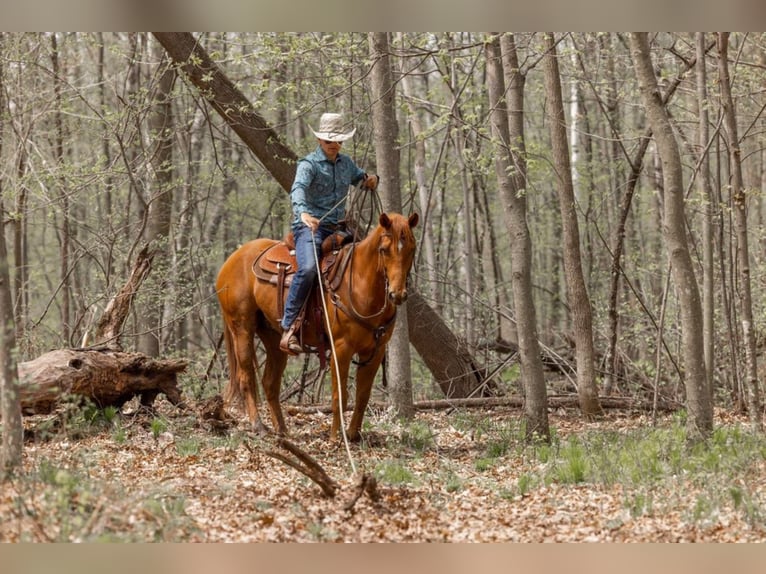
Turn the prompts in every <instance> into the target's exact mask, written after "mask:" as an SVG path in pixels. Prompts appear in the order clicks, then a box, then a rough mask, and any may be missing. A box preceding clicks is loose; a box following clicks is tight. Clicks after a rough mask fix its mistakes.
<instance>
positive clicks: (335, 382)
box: [330, 343, 351, 441]
mask: <svg viewBox="0 0 766 574" xmlns="http://www.w3.org/2000/svg"><path fill="white" fill-rule="evenodd" d="M336 352H337V353H338V361H337V363H338V369H339V370H340V379H339V378H338V373H336V369H335V361H332V359H331V361H330V370H331V371H332V427H331V428H330V440H331V441H336V440H338V433H339V432H340V413H341V408H342V409H343V411H345V410H346V409H347V408H348V370H349V365H350V364H351V356H350V355H349V356H346V353H344V352H343V349H339V348H338V344H337V343H336ZM339 383H340V384H339ZM340 391H342V393H341V392H340ZM341 394H342V397H343V399H342V400H340V399H341Z"/></svg>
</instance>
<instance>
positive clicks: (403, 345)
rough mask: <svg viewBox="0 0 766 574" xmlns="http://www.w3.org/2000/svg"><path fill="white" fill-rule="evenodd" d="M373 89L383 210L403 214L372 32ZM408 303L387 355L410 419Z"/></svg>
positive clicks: (392, 119) (380, 50)
mask: <svg viewBox="0 0 766 574" xmlns="http://www.w3.org/2000/svg"><path fill="white" fill-rule="evenodd" d="M368 39H369V44H370V59H371V60H372V70H371V71H370V86H371V88H372V89H371V92H372V121H373V127H374V129H373V133H374V136H373V142H374V144H375V157H376V158H377V166H378V175H379V176H380V183H381V186H382V189H381V200H382V203H383V210H384V211H395V212H397V213H401V211H402V192H401V184H400V181H399V148H398V146H397V136H398V131H399V130H398V126H397V123H396V111H395V108H394V104H395V95H396V92H395V84H394V79H393V75H392V72H391V58H390V57H389V42H388V33H387V32H370V33H369V35H368ZM406 305H407V303H406V302H405V303H402V306H403V307H404V308H401V307H402V306H400V308H399V309H398V310H397V312H396V324H395V325H394V332H393V334H392V335H391V340H390V341H389V342H388V347H387V348H386V354H387V357H388V364H387V369H388V372H389V374H390V376H389V377H388V380H389V385H390V387H391V397H392V399H393V404H394V407H395V409H396V412H397V414H398V416H400V417H401V418H404V419H411V418H412V417H413V415H414V414H415V408H414V407H413V406H412V371H411V368H410V340H409V334H408V325H407V307H406Z"/></svg>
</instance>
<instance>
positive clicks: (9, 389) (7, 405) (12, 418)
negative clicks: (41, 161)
mask: <svg viewBox="0 0 766 574" xmlns="http://www.w3.org/2000/svg"><path fill="white" fill-rule="evenodd" d="M4 48H5V37H4V34H3V33H2V32H0V157H2V151H3V137H4V135H5V120H4V118H5V105H6V103H5V93H6V92H5V83H4V81H5V77H4V71H5V59H4V58H5V49H4ZM3 196H4V190H3V179H2V178H0V377H1V378H0V419H2V423H3V443H2V451H0V480H2V479H4V477H5V475H6V474H8V473H10V472H12V471H13V470H14V469H15V468H16V467H18V466H19V465H20V464H21V448H22V441H23V434H24V428H23V425H22V422H21V401H20V397H19V388H18V378H17V371H16V329H15V326H14V320H13V297H12V295H11V280H10V273H9V269H8V267H9V266H8V249H7V246H6V244H5V224H4V223H3V222H4V221H5V208H4V202H3Z"/></svg>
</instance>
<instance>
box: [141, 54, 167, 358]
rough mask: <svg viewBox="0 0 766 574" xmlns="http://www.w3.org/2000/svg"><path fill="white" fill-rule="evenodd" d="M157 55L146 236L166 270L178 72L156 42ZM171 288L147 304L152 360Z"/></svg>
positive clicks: (146, 340) (145, 349)
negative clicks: (174, 93) (175, 94)
mask: <svg viewBox="0 0 766 574" xmlns="http://www.w3.org/2000/svg"><path fill="white" fill-rule="evenodd" d="M152 51H153V54H154V56H155V58H156V59H157V61H158V62H159V71H158V75H159V81H158V82H157V84H156V87H155V93H154V96H153V110H152V113H151V115H150V116H149V138H150V143H151V147H150V148H149V149H150V158H149V165H151V168H152V169H151V171H150V173H149V175H148V178H147V179H148V185H147V187H148V188H149V189H150V190H151V193H150V197H149V202H148V207H147V209H148V213H147V218H146V219H147V224H146V230H145V234H144V237H145V239H146V241H147V243H148V244H149V245H150V246H151V247H152V250H153V252H154V253H155V262H154V264H155V266H157V267H159V268H160V270H161V271H162V270H163V267H167V266H168V265H169V261H170V257H169V256H170V242H169V240H170V224H171V213H172V208H173V177H174V169H173V146H174V143H175V138H174V131H173V130H174V122H173V103H172V100H171V91H172V89H173V82H174V81H175V76H176V74H175V69H174V68H173V66H171V65H170V62H168V61H167V58H166V57H165V54H164V50H163V48H162V46H160V44H158V43H155V44H154V46H153V50H152ZM159 275H160V276H159V277H158V278H157V279H158V281H160V283H161V284H162V283H166V282H167V281H170V280H171V277H169V276H168V275H169V274H168V273H160V274H159ZM167 291H168V290H167V288H163V287H161V286H160V288H157V289H154V290H153V293H150V294H149V297H147V298H146V301H145V303H144V312H143V314H142V315H143V317H142V324H143V325H144V326H145V328H146V329H145V331H144V332H143V333H141V335H140V336H139V338H138V349H139V350H140V351H141V352H142V353H144V354H145V355H148V356H149V357H158V356H159V354H160V340H161V333H162V309H163V303H164V300H165V294H166V293H167Z"/></svg>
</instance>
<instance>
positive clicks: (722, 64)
mask: <svg viewBox="0 0 766 574" xmlns="http://www.w3.org/2000/svg"><path fill="white" fill-rule="evenodd" d="M728 51H729V34H728V32H719V33H718V80H719V84H720V86H721V98H722V100H723V116H724V124H725V126H726V133H727V136H728V146H729V164H730V167H729V172H730V177H731V195H732V199H733V202H734V223H735V225H736V230H737V263H738V270H739V277H738V279H739V285H738V288H739V298H740V301H741V310H740V313H741V322H742V342H743V344H744V346H745V377H744V382H745V386H746V389H745V392H746V393H747V401H748V411H749V415H750V421H751V423H752V424H753V426H754V427H755V428H756V429H759V430H760V428H761V425H762V414H761V406H760V402H761V399H760V391H759V389H758V365H757V359H756V354H755V341H756V334H755V322H754V320H753V296H752V292H751V286H750V249H749V247H748V237H747V210H746V208H747V205H746V199H747V198H746V196H745V189H744V184H743V182H742V151H741V149H740V141H739V135H738V131H737V116H736V112H735V110H734V98H733V97H732V95H731V80H730V78H729V61H728Z"/></svg>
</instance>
